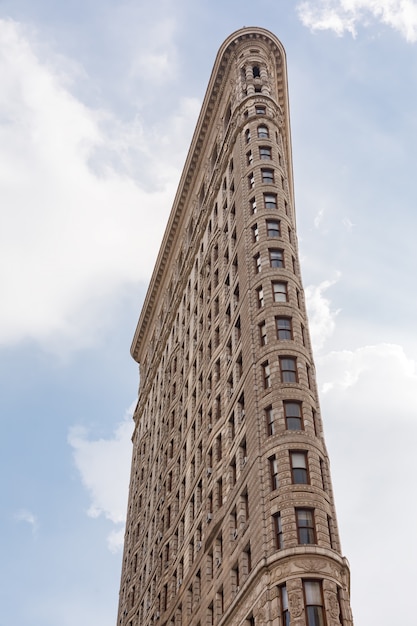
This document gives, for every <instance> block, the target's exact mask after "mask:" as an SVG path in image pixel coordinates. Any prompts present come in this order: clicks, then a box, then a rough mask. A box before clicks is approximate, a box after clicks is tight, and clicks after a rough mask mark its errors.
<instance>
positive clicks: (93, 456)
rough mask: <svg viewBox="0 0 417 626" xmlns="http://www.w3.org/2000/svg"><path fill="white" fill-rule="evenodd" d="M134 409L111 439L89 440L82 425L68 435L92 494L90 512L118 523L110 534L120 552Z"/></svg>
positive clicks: (111, 544) (110, 542)
mask: <svg viewBox="0 0 417 626" xmlns="http://www.w3.org/2000/svg"><path fill="white" fill-rule="evenodd" d="M133 410H134V406H133V405H132V407H131V408H130V409H129V410H128V411H127V412H126V415H125V418H124V419H123V421H122V422H121V423H120V424H119V426H118V427H117V428H116V430H115V432H114V435H113V437H112V438H110V439H97V440H94V439H89V436H88V432H87V431H86V430H85V429H83V428H79V427H74V428H72V429H71V431H70V433H69V436H68V442H69V444H70V445H71V447H72V449H73V455H74V461H75V465H76V467H77V469H78V471H79V473H80V476H81V480H82V483H83V485H84V487H85V488H86V489H87V491H88V492H89V494H90V498H91V505H90V508H89V509H88V512H87V513H88V515H89V516H90V517H99V516H100V515H103V516H104V517H105V518H106V519H108V520H110V521H111V522H112V523H113V524H114V525H115V527H114V528H113V529H112V530H111V532H110V533H109V536H108V546H109V549H110V550H111V551H117V550H119V549H120V548H121V546H122V545H123V534H124V522H125V516H126V507H127V493H128V485H129V471H130V463H131V458H132V444H131V435H132V429H133V422H132V414H133Z"/></svg>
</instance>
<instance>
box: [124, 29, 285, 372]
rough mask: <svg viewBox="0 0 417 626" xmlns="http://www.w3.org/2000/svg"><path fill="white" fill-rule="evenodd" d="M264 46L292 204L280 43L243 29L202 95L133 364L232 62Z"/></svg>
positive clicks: (229, 44)
mask: <svg viewBox="0 0 417 626" xmlns="http://www.w3.org/2000/svg"><path fill="white" fill-rule="evenodd" d="M252 42H253V43H254V44H255V45H256V43H261V42H262V43H263V44H264V45H265V44H266V45H267V47H268V49H269V52H270V54H271V55H273V58H274V62H275V68H274V69H275V71H276V85H277V92H278V103H277V104H278V105H279V107H280V109H281V111H282V114H283V125H284V138H285V146H284V149H285V152H286V155H285V158H286V162H287V166H288V180H289V193H290V196H291V201H293V198H294V193H293V175H292V156H291V135H290V118H289V108H288V85H287V73H286V67H285V66H286V60H285V51H284V48H283V46H282V44H281V42H280V41H279V40H278V39H277V37H275V35H273V34H272V33H271V32H269V31H267V30H265V29H263V28H258V27H248V28H243V29H240V30H238V31H236V32H235V33H232V35H230V36H229V37H228V38H227V39H226V41H225V42H224V43H223V45H222V46H221V48H220V50H219V52H218V54H217V57H216V61H215V63H214V67H213V70H212V73H211V77H210V81H209V84H208V87H207V91H206V95H205V97H204V100H203V104H202V107H201V112H200V115H199V118H198V121H197V125H196V129H195V131H194V135H193V138H192V142H191V146H190V149H189V151H188V155H187V158H186V162H185V165H184V169H183V172H182V175H181V179H180V182H179V185H178V190H177V193H176V196H175V198H174V203H173V207H172V210H171V214H170V216H169V220H168V224H167V227H166V230H165V234H164V237H163V240H162V244H161V247H160V250H159V254H158V257H157V260H156V264H155V268H154V271H153V274H152V277H151V281H150V284H149V288H148V291H147V294H146V297H145V302H144V304H143V307H142V312H141V315H140V318H139V322H138V324H137V327H136V332H135V335H134V338H133V341H132V346H131V355H132V357H133V358H134V359H135V360H136V361H137V362H140V361H141V357H142V348H143V341H144V339H145V337H146V335H147V332H148V331H149V322H150V320H151V319H152V317H153V315H154V314H155V311H154V307H155V303H156V302H157V301H158V295H159V289H160V286H161V283H162V280H163V277H164V275H165V272H166V268H167V266H168V264H169V263H170V262H171V264H174V262H175V259H174V258H172V257H173V252H174V251H175V250H176V245H175V244H176V243H177V242H178V241H179V240H178V237H179V236H180V234H181V228H180V226H181V224H182V221H183V220H184V218H185V214H186V213H187V214H188V211H187V210H186V209H188V207H193V205H194V200H195V193H196V187H195V185H196V182H197V180H196V172H199V171H200V168H201V165H202V163H201V161H202V158H203V157H206V151H205V150H203V147H205V141H206V139H207V137H208V135H209V134H210V132H211V131H212V128H213V125H214V123H215V122H216V120H217V121H218V119H219V118H218V105H219V103H220V101H221V97H222V94H223V91H224V89H225V87H226V85H227V84H228V82H227V81H228V80H229V76H230V73H231V71H232V61H233V60H235V59H236V58H237V56H238V53H239V51H240V49H242V50H243V49H244V48H246V46H247V44H248V43H252Z"/></svg>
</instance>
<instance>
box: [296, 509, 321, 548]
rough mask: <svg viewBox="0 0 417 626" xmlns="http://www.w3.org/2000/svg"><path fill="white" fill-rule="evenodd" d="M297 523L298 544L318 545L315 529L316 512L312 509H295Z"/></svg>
mask: <svg viewBox="0 0 417 626" xmlns="http://www.w3.org/2000/svg"><path fill="white" fill-rule="evenodd" d="M295 516H296V521H297V535H298V543H301V544H303V545H307V544H312V543H316V533H315V528H314V511H313V510H312V509H295Z"/></svg>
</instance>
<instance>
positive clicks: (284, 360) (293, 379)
mask: <svg viewBox="0 0 417 626" xmlns="http://www.w3.org/2000/svg"><path fill="white" fill-rule="evenodd" d="M290 363H292V364H293V366H294V367H290ZM279 371H280V374H281V382H282V383H298V369H297V357H295V356H291V355H288V356H280V357H279Z"/></svg>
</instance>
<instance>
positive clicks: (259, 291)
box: [256, 287, 265, 309]
mask: <svg viewBox="0 0 417 626" xmlns="http://www.w3.org/2000/svg"><path fill="white" fill-rule="evenodd" d="M256 295H257V296H258V308H259V309H261V308H262V307H263V306H264V304H265V302H264V292H263V289H262V287H259V289H257V290H256Z"/></svg>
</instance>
